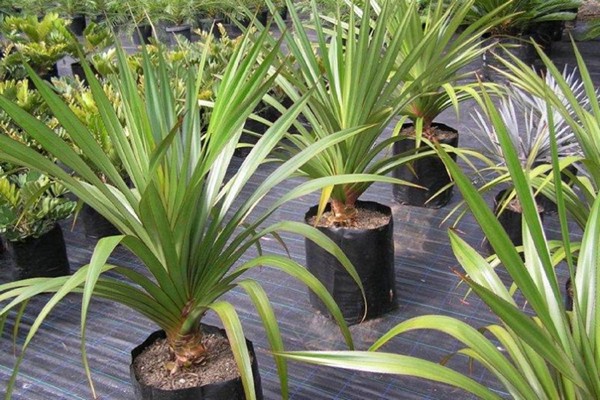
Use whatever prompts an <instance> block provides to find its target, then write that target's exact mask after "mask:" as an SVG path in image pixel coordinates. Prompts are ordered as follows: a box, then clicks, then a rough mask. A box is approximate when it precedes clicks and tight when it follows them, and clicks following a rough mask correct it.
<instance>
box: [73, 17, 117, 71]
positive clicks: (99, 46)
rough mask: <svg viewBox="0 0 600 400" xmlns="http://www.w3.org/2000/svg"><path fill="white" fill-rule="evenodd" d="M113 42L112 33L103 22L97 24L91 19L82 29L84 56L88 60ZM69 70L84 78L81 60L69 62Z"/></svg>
mask: <svg viewBox="0 0 600 400" xmlns="http://www.w3.org/2000/svg"><path fill="white" fill-rule="evenodd" d="M113 44H114V43H113V35H112V34H111V31H110V29H109V28H108V27H107V26H106V25H105V24H98V23H96V22H93V21H92V22H90V23H89V24H88V25H87V26H86V28H85V29H84V31H83V50H84V57H86V58H87V59H88V60H89V59H91V58H92V57H93V56H94V55H95V54H98V53H101V52H102V51H105V50H106V49H107V48H108V47H110V46H112V45H113ZM71 72H72V73H73V76H77V77H78V78H79V79H83V80H85V74H84V72H83V67H82V66H81V62H79V61H75V62H73V63H72V64H71Z"/></svg>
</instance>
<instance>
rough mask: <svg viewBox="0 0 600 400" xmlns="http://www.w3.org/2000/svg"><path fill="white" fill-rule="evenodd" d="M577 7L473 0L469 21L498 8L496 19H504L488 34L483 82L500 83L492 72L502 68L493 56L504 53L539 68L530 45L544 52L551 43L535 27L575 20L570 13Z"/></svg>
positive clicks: (574, 0) (557, 1)
mask: <svg viewBox="0 0 600 400" xmlns="http://www.w3.org/2000/svg"><path fill="white" fill-rule="evenodd" d="M579 4H580V1H579V0H568V1H564V0H517V1H511V2H505V1H501V0H477V1H476V2H475V3H474V5H473V7H472V8H471V13H470V17H469V18H470V19H471V20H477V19H479V18H481V17H483V16H485V15H487V14H488V13H490V12H491V11H493V10H496V9H498V8H499V7H502V11H501V14H499V15H498V16H499V17H502V16H504V17H508V18H506V19H504V21H503V22H502V23H501V24H499V25H497V26H496V27H495V28H494V29H493V30H492V31H490V36H489V38H488V41H489V44H490V47H489V49H488V50H487V51H486V52H485V53H484V54H483V74H484V76H485V78H486V79H489V80H492V81H494V80H501V79H502V75H498V74H496V72H495V71H496V69H498V68H502V63H500V62H498V61H497V60H496V56H501V57H502V56H504V55H505V54H506V52H510V53H511V54H514V55H516V56H518V57H519V58H521V59H522V60H523V61H524V62H525V63H527V64H528V65H537V66H539V57H537V53H536V51H535V49H534V48H533V46H532V44H531V41H532V40H533V41H536V42H539V43H540V45H542V46H543V48H544V50H545V51H546V52H549V51H550V46H551V43H552V42H551V40H550V32H549V31H548V32H544V31H541V29H540V28H538V27H539V24H540V23H543V22H549V21H570V20H573V19H575V17H576V15H577V14H576V13H574V12H572V10H573V9H574V8H578V7H579Z"/></svg>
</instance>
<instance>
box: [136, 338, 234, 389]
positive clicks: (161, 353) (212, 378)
mask: <svg viewBox="0 0 600 400" xmlns="http://www.w3.org/2000/svg"><path fill="white" fill-rule="evenodd" d="M202 344H204V346H205V347H206V348H207V350H208V355H207V357H206V358H205V359H204V360H202V361H201V362H200V363H199V364H194V365H191V366H189V367H186V368H181V369H179V370H178V371H176V372H175V373H174V374H172V375H171V374H170V372H169V371H168V368H167V365H169V364H170V363H171V362H173V359H174V358H173V356H172V354H171V352H170V350H169V345H168V344H167V340H166V339H159V340H157V341H156V342H154V343H153V344H152V345H150V346H149V347H148V348H147V349H145V350H144V351H143V352H142V353H141V354H140V355H139V356H137V357H136V358H135V360H134V362H133V366H134V368H135V373H136V375H137V377H138V378H139V380H140V382H142V383H144V384H146V385H149V386H153V387H156V388H158V389H163V390H174V389H185V388H188V387H195V386H203V385H207V384H211V383H220V382H225V381H228V380H232V379H236V378H238V377H239V376H240V373H239V370H238V367H237V364H236V363H235V359H234V358H233V353H232V352H231V346H230V344H229V341H228V340H227V338H225V337H223V336H221V335H217V334H214V333H209V334H205V335H204V337H203V340H202ZM169 366H170V365H169Z"/></svg>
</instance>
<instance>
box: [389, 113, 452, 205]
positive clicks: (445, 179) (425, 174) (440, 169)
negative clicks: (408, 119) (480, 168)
mask: <svg viewBox="0 0 600 400" xmlns="http://www.w3.org/2000/svg"><path fill="white" fill-rule="evenodd" d="M433 126H435V127H437V128H438V129H439V130H441V131H443V132H450V133H453V134H454V135H450V136H448V137H441V138H439V139H438V142H439V143H441V144H447V145H449V146H453V147H457V146H458V136H459V135H458V131H457V130H456V129H454V128H451V127H449V126H447V125H444V124H438V123H434V124H433ZM412 127H413V125H412V124H405V125H404V127H403V128H402V131H401V132H400V134H401V135H402V134H403V133H402V132H405V130H406V129H408V128H412ZM414 148H415V141H414V139H413V138H411V137H407V138H406V139H403V140H401V141H399V142H396V143H394V154H401V153H404V152H407V151H411V150H413V149H414ZM429 149H430V148H429V147H428V146H424V147H423V150H429ZM450 156H451V157H452V158H453V159H454V160H456V154H454V153H451V154H450ZM393 175H394V178H398V179H402V180H404V181H407V182H411V183H413V184H415V185H419V186H421V187H412V186H408V185H394V187H393V195H394V200H395V201H397V202H398V203H400V204H408V205H411V206H418V207H427V208H440V207H443V206H445V205H446V204H448V202H449V201H450V199H451V198H452V191H453V188H452V186H450V187H448V188H446V189H445V190H444V191H443V192H442V193H440V194H439V195H437V196H435V197H433V196H434V195H435V194H436V193H438V192H439V191H440V190H441V189H442V188H443V187H445V186H446V185H448V184H449V183H450V182H452V179H451V178H450V175H448V171H447V170H446V167H445V165H444V162H443V161H442V160H441V159H440V158H439V157H438V156H437V155H430V156H426V157H422V158H420V159H418V160H415V161H413V162H411V163H410V164H407V165H401V166H400V167H398V168H396V169H395V170H394V171H393Z"/></svg>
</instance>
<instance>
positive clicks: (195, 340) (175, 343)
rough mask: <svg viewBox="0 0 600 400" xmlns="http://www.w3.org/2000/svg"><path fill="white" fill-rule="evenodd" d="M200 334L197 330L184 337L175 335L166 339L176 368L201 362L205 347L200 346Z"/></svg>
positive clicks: (204, 354)
mask: <svg viewBox="0 0 600 400" xmlns="http://www.w3.org/2000/svg"><path fill="white" fill-rule="evenodd" d="M202 336H203V335H202V332H201V331H200V329H197V330H195V331H193V332H190V333H188V334H186V335H179V334H177V335H176V337H174V338H172V337H167V341H168V342H169V347H170V349H171V351H172V352H173V354H174V355H175V362H176V364H177V366H176V367H185V366H189V365H191V364H196V363H198V362H201V361H202V360H203V359H204V357H205V356H206V347H204V345H203V344H202Z"/></svg>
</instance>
